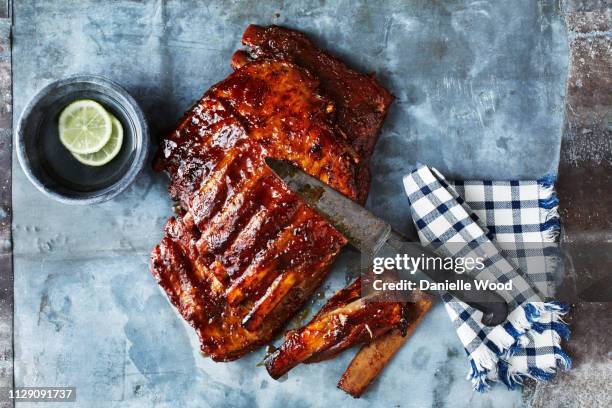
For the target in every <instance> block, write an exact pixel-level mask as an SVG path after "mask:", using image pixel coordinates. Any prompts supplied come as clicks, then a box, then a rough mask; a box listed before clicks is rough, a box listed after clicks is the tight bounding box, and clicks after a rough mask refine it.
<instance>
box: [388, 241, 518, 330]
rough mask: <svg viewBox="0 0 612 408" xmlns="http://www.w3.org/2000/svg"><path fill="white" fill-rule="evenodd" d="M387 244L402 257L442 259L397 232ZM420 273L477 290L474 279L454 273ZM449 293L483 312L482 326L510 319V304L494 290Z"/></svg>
mask: <svg viewBox="0 0 612 408" xmlns="http://www.w3.org/2000/svg"><path fill="white" fill-rule="evenodd" d="M387 244H389V245H391V246H392V247H393V248H394V249H395V251H396V252H397V253H400V254H402V255H403V254H407V255H409V256H411V257H421V256H423V255H424V256H426V257H428V258H441V257H440V256H439V255H437V254H436V253H435V252H433V251H431V250H430V249H428V248H426V247H424V246H420V244H417V243H416V242H412V241H411V240H409V239H407V238H405V237H404V236H403V235H401V234H399V233H398V232H396V231H391V234H390V235H389V239H388V241H387ZM415 244H417V245H419V247H418V248H417V246H416V245H415ZM434 264H435V262H434ZM420 272H421V273H422V274H423V275H425V276H426V277H427V278H428V279H430V280H432V281H433V282H436V283H445V282H447V281H448V282H456V283H458V285H457V287H459V288H462V287H463V285H459V282H460V281H463V282H464V283H470V287H472V288H475V286H474V279H473V278H471V277H469V276H467V275H462V274H458V273H455V272H454V271H449V270H446V269H438V268H436V269H427V271H420ZM443 293H445V292H443ZM448 293H450V294H451V295H453V296H454V297H456V298H457V299H459V300H461V301H462V302H465V303H467V304H468V305H470V306H472V307H473V308H474V309H477V310H479V311H481V312H482V313H483V316H482V324H484V325H486V326H497V325H498V324H501V323H503V322H504V321H505V320H506V318H507V317H508V304H507V303H506V301H505V300H504V298H503V297H502V296H501V295H500V294H499V293H497V292H494V291H492V290H486V291H483V290H479V291H476V290H449V291H448Z"/></svg>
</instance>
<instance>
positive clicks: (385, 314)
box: [266, 279, 409, 378]
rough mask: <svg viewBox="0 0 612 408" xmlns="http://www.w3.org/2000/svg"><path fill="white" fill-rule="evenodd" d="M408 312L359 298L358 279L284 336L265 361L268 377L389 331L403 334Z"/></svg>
mask: <svg viewBox="0 0 612 408" xmlns="http://www.w3.org/2000/svg"><path fill="white" fill-rule="evenodd" d="M408 308H409V306H408V304H406V303H399V302H380V301H375V300H374V299H367V298H363V297H361V279H357V280H356V281H355V282H353V283H352V284H351V285H349V286H348V287H346V288H344V289H342V290H340V291H339V292H337V293H336V294H335V295H334V296H333V297H332V298H331V299H330V300H329V301H328V302H327V303H326V305H325V306H323V308H322V309H321V310H320V311H319V312H318V313H317V314H316V315H315V316H314V317H313V318H312V320H311V321H310V322H309V323H308V324H307V325H305V326H303V327H301V328H299V329H296V330H291V331H289V332H287V334H286V335H285V338H284V341H283V344H282V345H281V346H280V348H279V349H278V350H276V351H275V352H274V353H273V354H271V355H270V356H269V357H268V358H267V359H266V368H267V370H268V373H269V374H270V375H271V376H272V377H273V378H279V377H281V376H282V375H284V374H285V373H287V372H288V371H289V370H291V369H292V368H293V367H295V366H296V365H298V364H300V363H314V362H318V361H322V360H327V359H329V358H332V357H335V356H336V355H337V354H338V353H340V352H342V351H344V350H346V349H347V348H349V347H352V346H354V345H357V344H360V343H365V342H369V341H372V340H373V339H375V338H377V337H379V336H380V335H382V334H384V333H386V332H388V331H389V330H392V329H398V330H399V331H400V332H403V331H404V330H405V328H406V327H407V324H408V320H407V315H408V310H409V309H408Z"/></svg>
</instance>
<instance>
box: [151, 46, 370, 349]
mask: <svg viewBox="0 0 612 408" xmlns="http://www.w3.org/2000/svg"><path fill="white" fill-rule="evenodd" d="M362 77H363V78H364V79H367V80H368V81H369V80H370V79H369V77H366V76H363V75H362ZM328 95H329V94H328V93H327V92H326V91H325V89H323V88H322V87H321V83H320V81H319V79H318V78H317V77H316V76H315V75H313V73H312V72H311V71H309V70H307V69H305V68H304V67H302V66H298V65H296V64H295V63H293V62H291V61H288V60H283V59H268V58H264V59H257V60H254V61H250V62H248V63H245V64H244V65H243V66H241V67H240V68H239V69H237V70H236V71H235V72H234V73H232V74H231V75H229V76H228V77H227V78H226V79H225V80H223V81H221V82H220V83H218V84H217V85H215V86H213V87H212V88H211V89H209V90H208V91H207V92H206V93H205V94H204V96H203V97H202V99H200V100H199V101H198V102H197V103H196V104H195V105H194V106H193V107H192V108H191V109H190V110H189V111H188V112H187V113H186V114H185V115H184V117H183V118H182V119H181V121H180V122H179V124H178V126H177V128H176V130H174V131H173V132H171V133H170V134H168V135H167V136H166V137H164V138H162V140H161V141H160V148H159V150H158V153H157V156H156V159H155V168H156V169H157V170H158V171H165V172H167V173H168V174H169V175H170V177H171V182H170V187H169V192H170V195H171V197H172V198H173V199H174V200H176V201H178V203H179V210H178V215H177V216H176V217H172V218H171V219H170V220H169V221H168V223H167V225H166V229H165V235H164V237H163V239H162V241H161V243H160V244H159V245H158V246H157V247H156V248H155V249H154V250H153V253H152V266H151V269H152V272H153V275H154V276H155V277H156V279H157V280H158V282H159V284H160V285H161V286H162V288H163V289H164V290H165V291H166V293H167V295H168V298H169V299H170V301H171V302H172V303H173V304H174V305H175V306H176V308H177V309H178V310H179V312H180V313H181V314H182V316H183V317H184V318H185V319H186V320H187V321H188V322H189V323H190V324H191V325H192V326H193V327H194V328H195V330H196V332H197V333H198V335H199V337H200V341H201V347H202V351H203V352H204V353H206V354H208V355H210V356H211V358H213V359H214V360H216V361H227V360H233V359H236V358H239V357H240V356H242V355H244V354H245V353H247V352H249V351H251V350H252V349H253V348H255V347H257V346H259V345H262V344H266V343H268V342H269V341H270V340H271V339H272V338H273V336H274V335H275V334H276V333H278V331H279V330H280V329H282V327H283V325H284V324H285V323H286V321H287V320H288V319H289V318H290V317H291V316H292V315H293V314H294V313H295V312H296V311H297V310H298V309H299V308H300V307H301V306H302V305H303V303H304V302H305V301H306V300H307V299H308V298H309V297H310V295H311V294H312V293H313V291H314V290H315V289H316V288H317V287H318V286H319V285H320V283H321V281H322V280H323V278H324V277H325V276H326V274H327V272H328V270H329V268H330V266H331V264H332V262H333V260H334V259H335V257H336V255H337V254H338V252H339V251H340V249H341V248H342V247H343V246H344V245H345V244H346V240H345V238H344V237H342V236H341V235H340V234H339V233H338V232H337V231H336V230H335V229H334V228H332V227H331V226H330V225H329V224H327V222H326V221H324V219H323V218H321V217H320V216H319V215H318V214H316V213H315V212H314V211H313V210H311V209H310V208H308V207H307V206H305V205H304V203H303V202H302V201H301V200H300V198H299V197H298V196H297V195H295V194H294V193H293V192H291V191H289V190H288V189H287V188H286V187H285V186H284V184H283V183H282V181H281V180H280V179H278V178H277V177H276V176H275V175H274V174H273V173H272V172H271V171H270V170H269V169H268V168H267V166H266V165H265V163H264V158H265V157H268V156H269V157H274V158H276V159H281V160H288V161H290V162H292V163H293V164H295V165H296V166H298V167H300V168H302V169H303V170H304V171H306V172H308V173H309V174H311V175H313V176H315V177H318V178H319V179H321V180H322V181H324V182H326V183H327V184H329V185H330V186H332V187H333V188H335V189H336V190H338V191H340V192H342V193H343V194H345V195H346V196H347V197H350V198H352V199H355V200H363V199H364V198H365V197H366V195H367V184H364V183H363V181H362V176H363V174H362V169H363V168H364V166H365V167H366V168H367V163H365V161H364V156H363V152H360V151H357V150H356V149H355V146H354V144H353V143H352V142H351V140H352V139H350V138H349V136H347V134H346V133H345V131H344V130H343V129H344V128H345V127H346V126H344V127H343V126H341V125H342V123H341V121H340V120H339V117H338V115H337V114H336V109H337V108H336V107H337V106H338V105H339V103H338V102H337V101H335V100H334V99H333V98H331V97H329V96H328ZM381 121H382V118H381ZM378 127H380V126H378ZM377 129H378V128H377ZM370 137H371V138H373V139H375V138H376V132H373V133H372V134H371V135H370Z"/></svg>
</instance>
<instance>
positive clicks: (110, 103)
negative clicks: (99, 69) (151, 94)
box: [16, 75, 149, 204]
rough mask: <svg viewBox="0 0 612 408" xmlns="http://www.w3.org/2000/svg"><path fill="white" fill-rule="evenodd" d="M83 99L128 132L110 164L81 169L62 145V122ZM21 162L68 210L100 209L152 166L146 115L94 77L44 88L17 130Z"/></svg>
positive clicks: (30, 176)
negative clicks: (70, 107) (96, 104)
mask: <svg viewBox="0 0 612 408" xmlns="http://www.w3.org/2000/svg"><path fill="white" fill-rule="evenodd" d="M78 99H93V100H95V101H97V102H99V103H100V104H102V105H103V106H104V108H106V110H108V111H109V112H110V113H111V114H113V115H114V116H115V117H116V118H117V119H118V120H119V122H121V125H122V126H123V144H122V146H121V151H120V152H119V154H118V155H117V156H116V157H115V158H114V159H113V160H111V161H110V162H109V163H107V164H105V165H103V166H99V167H92V166H87V165H84V164H81V163H80V162H79V161H77V160H76V159H75V158H74V157H73V156H72V154H71V153H70V152H69V151H68V150H67V149H66V148H65V147H64V145H62V143H61V142H60V139H59V131H58V120H59V116H60V114H61V112H62V110H63V109H64V108H65V107H66V106H67V105H68V104H70V103H71V102H73V101H76V100H78ZM16 149H17V157H18V159H19V163H20V164H21V167H22V169H23V171H24V172H25V174H26V176H27V177H28V179H29V180H30V181H31V182H32V183H33V184H34V186H36V188H38V190H40V191H41V192H43V193H44V194H46V195H47V196H49V197H51V198H53V199H55V200H57V201H60V202H62V203H65V204H94V203H100V202H103V201H107V200H110V199H111V198H113V197H115V196H117V195H118V194H119V193H121V192H122V191H123V190H125V189H126V188H127V187H128V186H129V185H130V184H131V183H132V182H133V181H134V179H135V178H136V176H137V175H138V173H139V172H140V171H141V170H142V168H143V167H144V164H145V163H146V161H147V156H148V150H149V131H148V126H147V122H146V119H145V116H144V114H143V113H142V110H141V109H140V107H139V106H138V104H137V103H136V101H135V100H134V98H132V96H131V95H130V94H128V93H127V91H125V90H124V89H123V88H121V87H120V86H119V85H117V84H116V83H114V82H112V81H109V80H107V79H104V78H102V77H99V76H94V75H78V76H73V77H69V78H66V79H63V80H60V81H57V82H53V83H51V84H49V85H47V86H46V87H45V88H43V89H42V90H41V91H40V92H38V94H37V95H36V96H35V97H34V98H33V99H32V100H31V101H30V102H29V103H28V105H27V106H26V108H25V109H24V111H23V113H22V115H21V119H20V120H19V124H18V127H17V135H16Z"/></svg>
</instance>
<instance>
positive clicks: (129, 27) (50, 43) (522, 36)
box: [13, 0, 568, 407]
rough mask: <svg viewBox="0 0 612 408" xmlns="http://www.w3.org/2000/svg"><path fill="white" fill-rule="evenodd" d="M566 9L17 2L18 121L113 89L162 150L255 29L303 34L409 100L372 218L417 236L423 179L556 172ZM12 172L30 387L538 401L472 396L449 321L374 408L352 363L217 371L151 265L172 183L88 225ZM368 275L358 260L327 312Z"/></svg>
mask: <svg viewBox="0 0 612 408" xmlns="http://www.w3.org/2000/svg"><path fill="white" fill-rule="evenodd" d="M557 7H558V4H557V2H556V1H540V2H535V1H532V0H521V1H512V2H498V1H478V2H472V1H436V2H434V1H426V0H410V1H388V2H367V1H351V2H349V1H346V2H341V1H334V2H332V1H329V2H325V1H299V2H282V1H279V2H262V1H258V2H255V1H253V2H206V3H204V2H195V1H193V2H192V1H182V2H178V1H168V2H165V1H158V2H132V1H121V2H113V3H112V4H111V3H110V2H98V1H93V0H90V1H80V2H59V1H46V2H40V3H38V2H30V1H25V0H24V1H17V2H15V4H14V24H15V25H14V34H13V40H14V43H13V58H14V60H13V61H14V62H13V63H14V91H15V95H14V97H15V98H14V101H15V112H16V115H18V114H19V113H20V112H21V109H22V108H23V107H24V105H25V103H26V102H27V100H28V99H29V98H30V97H31V96H32V95H33V94H34V93H35V92H36V90H37V89H40V88H41V87H42V86H44V85H45V84H47V83H48V82H50V81H52V80H55V79H59V78H62V77H65V76H67V75H70V74H74V73H94V74H102V75H106V76H108V77H109V78H110V79H112V80H115V81H117V82H118V83H119V84H121V85H122V86H124V87H126V88H127V89H128V91H130V92H131V93H132V95H133V96H134V97H135V98H136V99H137V100H138V101H139V102H140V103H141V104H142V106H143V108H144V110H145V112H146V113H147V115H148V116H149V120H150V124H151V127H152V131H153V133H154V134H155V133H159V132H161V131H164V130H167V129H169V128H171V127H172V125H173V124H174V122H175V121H176V119H177V118H178V117H179V116H180V114H181V113H182V112H183V111H184V110H185V109H186V108H187V107H188V106H189V105H190V104H191V103H192V102H193V101H194V100H196V99H197V98H198V97H199V96H200V95H201V94H202V92H203V91H204V90H205V89H207V88H208V87H209V86H210V85H212V84H213V83H215V82H216V81H218V80H220V79H222V78H223V77H224V76H225V75H227V74H228V73H229V72H230V68H229V59H230V56H231V54H232V52H233V51H234V50H235V49H236V48H237V47H238V46H239V40H240V36H241V34H242V31H243V30H244V28H245V27H246V26H247V25H248V24H249V23H259V24H270V23H276V24H283V25H287V26H290V27H295V28H299V29H302V30H304V31H307V32H308V33H310V34H312V35H313V36H314V38H316V39H317V40H318V42H319V43H320V44H321V45H323V46H325V47H327V48H329V49H330V50H332V51H333V52H335V53H336V54H338V55H340V56H342V57H343V58H345V59H346V60H347V61H349V62H351V63H352V64H353V65H354V66H356V67H358V68H360V69H362V70H364V71H376V72H377V73H378V76H379V78H380V79H381V81H382V82H383V83H384V84H386V85H387V86H388V87H389V88H390V89H391V90H392V91H393V92H394V93H395V94H396V96H397V97H398V99H397V101H396V103H395V104H394V106H393V108H392V110H391V113H390V115H389V118H388V120H387V124H386V126H385V129H384V132H383V134H382V136H381V140H380V142H379V144H378V147H377V150H376V153H375V156H374V159H373V162H372V170H373V174H374V179H373V184H372V190H371V191H372V193H371V197H370V200H369V204H368V205H369V207H370V208H371V209H372V211H373V212H375V213H376V214H377V215H379V216H381V217H383V218H385V219H387V220H388V221H390V222H392V223H393V224H394V226H395V227H396V228H398V229H400V230H405V229H406V228H407V226H408V224H409V218H408V209H407V203H406V200H405V198H404V196H403V195H402V187H401V183H400V180H401V176H402V175H403V174H404V173H405V172H406V171H408V170H409V169H411V168H412V167H413V166H414V164H415V163H416V162H417V161H420V162H424V163H428V164H431V165H434V166H436V167H438V168H439V169H440V170H441V171H442V172H443V173H445V174H447V175H449V176H451V177H460V178H492V179H509V178H536V177H538V176H541V175H543V174H544V173H547V172H550V171H554V170H555V169H556V166H557V161H558V153H559V142H560V136H561V130H562V125H563V94H564V90H565V79H566V75H567V64H568V61H567V55H568V51H567V43H566V34H565V28H564V24H563V18H562V15H561V13H560V11H559V10H558V8H557ZM13 170H14V176H13V207H14V221H13V234H14V238H15V248H14V253H15V355H16V363H15V381H16V385H18V386H24V385H28V386H34V385H73V386H76V387H77V396H78V403H77V404H78V405H79V406H87V407H92V406H93V407H95V406H100V407H108V406H128V407H130V406H134V407H135V406H146V407H149V406H177V405H180V406H207V405H221V404H225V405H232V406H254V405H258V406H266V407H278V406H284V405H289V404H290V405H291V406H308V405H316V406H322V405H344V404H349V403H351V404H352V405H355V406H370V405H374V406H391V405H399V406H402V407H426V406H438V407H442V406H453V407H462V406H466V407H467V406H470V407H485V406H492V405H494V406H496V407H504V406H507V407H510V406H517V405H521V404H522V396H521V393H520V392H519V391H515V392H509V391H506V390H505V389H503V388H502V387H496V388H495V389H494V390H493V391H492V392H490V393H488V394H485V395H477V394H473V392H472V390H471V385H470V384H469V383H468V382H467V381H465V380H464V377H465V375H466V372H467V367H466V365H467V363H466V359H465V355H464V353H463V351H462V350H461V345H460V342H459V341H458V339H457V337H456V334H455V333H454V330H453V328H452V325H451V324H449V321H448V318H447V317H446V315H445V311H444V310H443V308H441V307H437V308H435V309H434V310H433V311H432V312H431V313H430V314H429V316H428V317H427V318H426V319H425V321H424V322H423V324H422V326H421V327H420V328H419V329H418V330H417V332H416V333H415V335H414V337H413V338H412V339H411V340H410V341H409V342H408V344H407V346H406V347H404V348H403V349H402V350H401V352H400V353H399V355H398V356H397V357H396V359H395V360H394V361H393V363H392V364H391V365H390V366H389V367H388V368H387V369H386V370H385V372H384V373H383V375H382V377H381V378H380V379H379V381H377V382H376V384H375V385H374V386H373V387H372V388H371V389H370V391H369V392H368V393H367V394H366V395H365V397H363V398H362V399H360V400H356V401H353V400H352V399H351V398H350V397H349V396H347V395H345V394H343V393H342V392H341V391H339V390H337V389H336V387H335V384H336V382H337V380H338V378H339V377H340V374H341V373H342V371H343V370H344V368H345V367H346V365H347V364H348V361H349V360H350V358H351V354H352V353H351V352H348V353H345V354H344V355H342V356H340V357H339V358H337V359H335V360H333V361H329V362H325V363H322V364H316V365H308V366H301V367H298V368H296V369H295V370H293V371H292V372H291V373H290V374H289V378H288V379H287V380H286V381H285V382H283V383H278V382H275V381H273V380H271V379H270V378H269V377H268V376H267V374H266V372H265V370H264V369H263V367H256V363H257V362H258V361H259V360H260V359H261V357H262V356H263V350H260V351H258V352H256V353H253V354H252V355H250V356H248V357H246V358H244V359H242V360H240V361H238V362H234V363H229V364H215V363H212V362H211V361H209V360H206V359H204V358H203V357H201V355H200V354H199V351H198V346H197V340H196V339H195V335H194V334H193V333H192V331H191V329H190V328H189V327H187V325H186V324H184V323H183V322H182V320H181V319H180V318H179V317H178V316H177V314H176V313H175V312H174V311H173V309H172V308H171V306H170V305H169V303H168V301H167V300H166V298H165V297H164V296H163V295H162V293H161V292H160V290H159V289H158V288H157V286H156V284H155V282H154V280H153V278H152V277H151V276H150V274H149V272H148V252H149V251H150V249H151V248H152V247H153V245H154V244H155V243H156V242H157V240H158V239H159V238H160V236H161V226H162V224H163V222H164V221H165V219H166V218H167V217H168V216H169V215H170V212H171V211H170V205H171V203H170V202H169V200H168V197H167V194H166V192H165V188H166V185H167V180H166V178H165V177H163V176H160V175H154V174H152V172H150V171H149V172H147V173H146V174H144V175H143V176H141V178H140V179H139V180H137V182H136V183H135V184H134V185H133V186H132V187H131V188H130V189H129V190H128V191H127V192H125V193H124V194H122V195H121V196H120V197H118V198H116V199H115V200H113V201H111V202H108V203H104V204H100V205H96V206H91V207H85V208H74V207H66V206H63V205H61V204H58V203H55V202H52V201H50V200H48V199H47V198H45V197H43V196H42V195H41V194H39V193H38V192H37V191H36V190H35V189H34V188H33V187H32V186H31V185H29V184H28V182H27V180H26V179H25V177H24V175H23V174H22V173H21V170H20V169H19V168H17V167H16V166H15V165H14V166H13ZM355 257H356V255H355V254H354V253H347V254H345V255H344V256H343V257H342V258H341V259H340V261H339V262H338V264H337V266H336V268H335V270H334V272H333V273H332V278H330V280H329V281H328V282H326V284H325V288H326V295H327V296H329V295H330V294H331V293H332V292H333V290H334V289H335V288H337V287H339V286H341V285H342V284H343V283H344V281H345V277H344V275H345V272H346V270H347V265H348V264H350V263H353V264H354V263H355V262H359V260H358V259H355ZM318 302H319V303H320V301H318ZM314 308H315V309H316V306H315V307H314ZM24 406H26V404H24Z"/></svg>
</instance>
